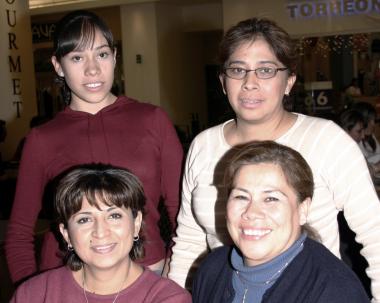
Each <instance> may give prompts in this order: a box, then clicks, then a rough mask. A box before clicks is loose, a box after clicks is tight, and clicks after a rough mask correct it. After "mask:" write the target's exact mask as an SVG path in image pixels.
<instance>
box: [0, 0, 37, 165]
mask: <svg viewBox="0 0 380 303" xmlns="http://www.w3.org/2000/svg"><path fill="white" fill-rule="evenodd" d="M0 15H1V17H0V40H1V43H0V79H1V81H0V92H1V93H0V119H2V120H5V121H6V123H7V131H8V135H7V138H6V139H5V142H4V143H0V149H1V153H2V157H3V160H9V159H11V157H12V155H13V153H14V152H15V150H16V147H17V144H18V142H19V141H20V139H21V138H22V137H23V136H24V135H25V134H26V132H27V131H28V129H29V121H30V119H31V117H32V116H34V115H36V113H37V104H36V93H35V74H34V66H33V51H32V33H31V26H30V15H29V9H28V1H25V0H1V1H0Z"/></svg>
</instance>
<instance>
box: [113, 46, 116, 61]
mask: <svg viewBox="0 0 380 303" xmlns="http://www.w3.org/2000/svg"><path fill="white" fill-rule="evenodd" d="M116 54H117V48H116V47H114V49H113V64H114V65H116Z"/></svg>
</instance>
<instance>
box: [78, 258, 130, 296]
mask: <svg viewBox="0 0 380 303" xmlns="http://www.w3.org/2000/svg"><path fill="white" fill-rule="evenodd" d="M130 268H131V266H130V264H129V268H128V271H127V274H126V276H125V279H124V281H123V283H122V284H121V287H120V289H119V291H118V292H117V294H116V296H115V298H114V299H113V301H112V303H115V302H116V300H117V298H118V297H119V294H120V292H121V290H122V289H123V286H124V284H125V281H126V280H127V277H128V274H129V269H130ZM82 288H83V295H84V298H85V300H86V303H88V299H87V295H86V273H85V272H84V267H83V271H82Z"/></svg>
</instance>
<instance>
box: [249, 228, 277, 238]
mask: <svg viewBox="0 0 380 303" xmlns="http://www.w3.org/2000/svg"><path fill="white" fill-rule="evenodd" d="M271 232H272V230H271V229H267V228H265V229H263V228H242V233H243V236H244V237H246V238H249V239H252V238H253V239H254V240H259V239H261V238H263V237H265V236H266V235H268V234H269V233H271Z"/></svg>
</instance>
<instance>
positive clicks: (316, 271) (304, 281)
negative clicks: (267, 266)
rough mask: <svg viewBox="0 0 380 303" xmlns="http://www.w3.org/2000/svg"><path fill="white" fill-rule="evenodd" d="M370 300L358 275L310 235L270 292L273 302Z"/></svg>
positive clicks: (267, 294)
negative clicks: (286, 298) (283, 300)
mask: <svg viewBox="0 0 380 303" xmlns="http://www.w3.org/2000/svg"><path fill="white" fill-rule="evenodd" d="M284 294H286V295H287V297H288V298H289V300H290V301H289V302H318V303H324V302H331V303H341V302H355V303H364V302H369V300H368V297H367V294H366V292H365V291H364V288H363V286H362V285H361V283H360V281H359V279H358V278H357V277H356V276H355V274H354V273H353V272H352V271H351V270H350V269H349V268H348V267H347V266H346V265H345V264H344V263H343V262H342V261H341V260H339V259H338V258H337V257H335V256H334V255H333V254H332V253H331V252H330V251H329V250H328V249H327V248H325V247H324V246H323V245H322V244H320V243H318V242H315V241H314V240H311V239H310V238H307V239H306V241H305V243H304V249H303V250H302V251H301V252H300V253H299V254H298V255H297V256H296V257H295V258H294V260H293V261H292V262H291V263H290V265H289V267H288V269H287V270H285V271H284V273H283V275H281V277H280V278H279V280H278V281H277V282H276V284H274V285H273V286H272V287H271V288H270V290H268V292H267V293H266V297H268V298H270V300H271V301H270V302H272V301H273V302H282V299H283V296H284Z"/></svg>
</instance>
